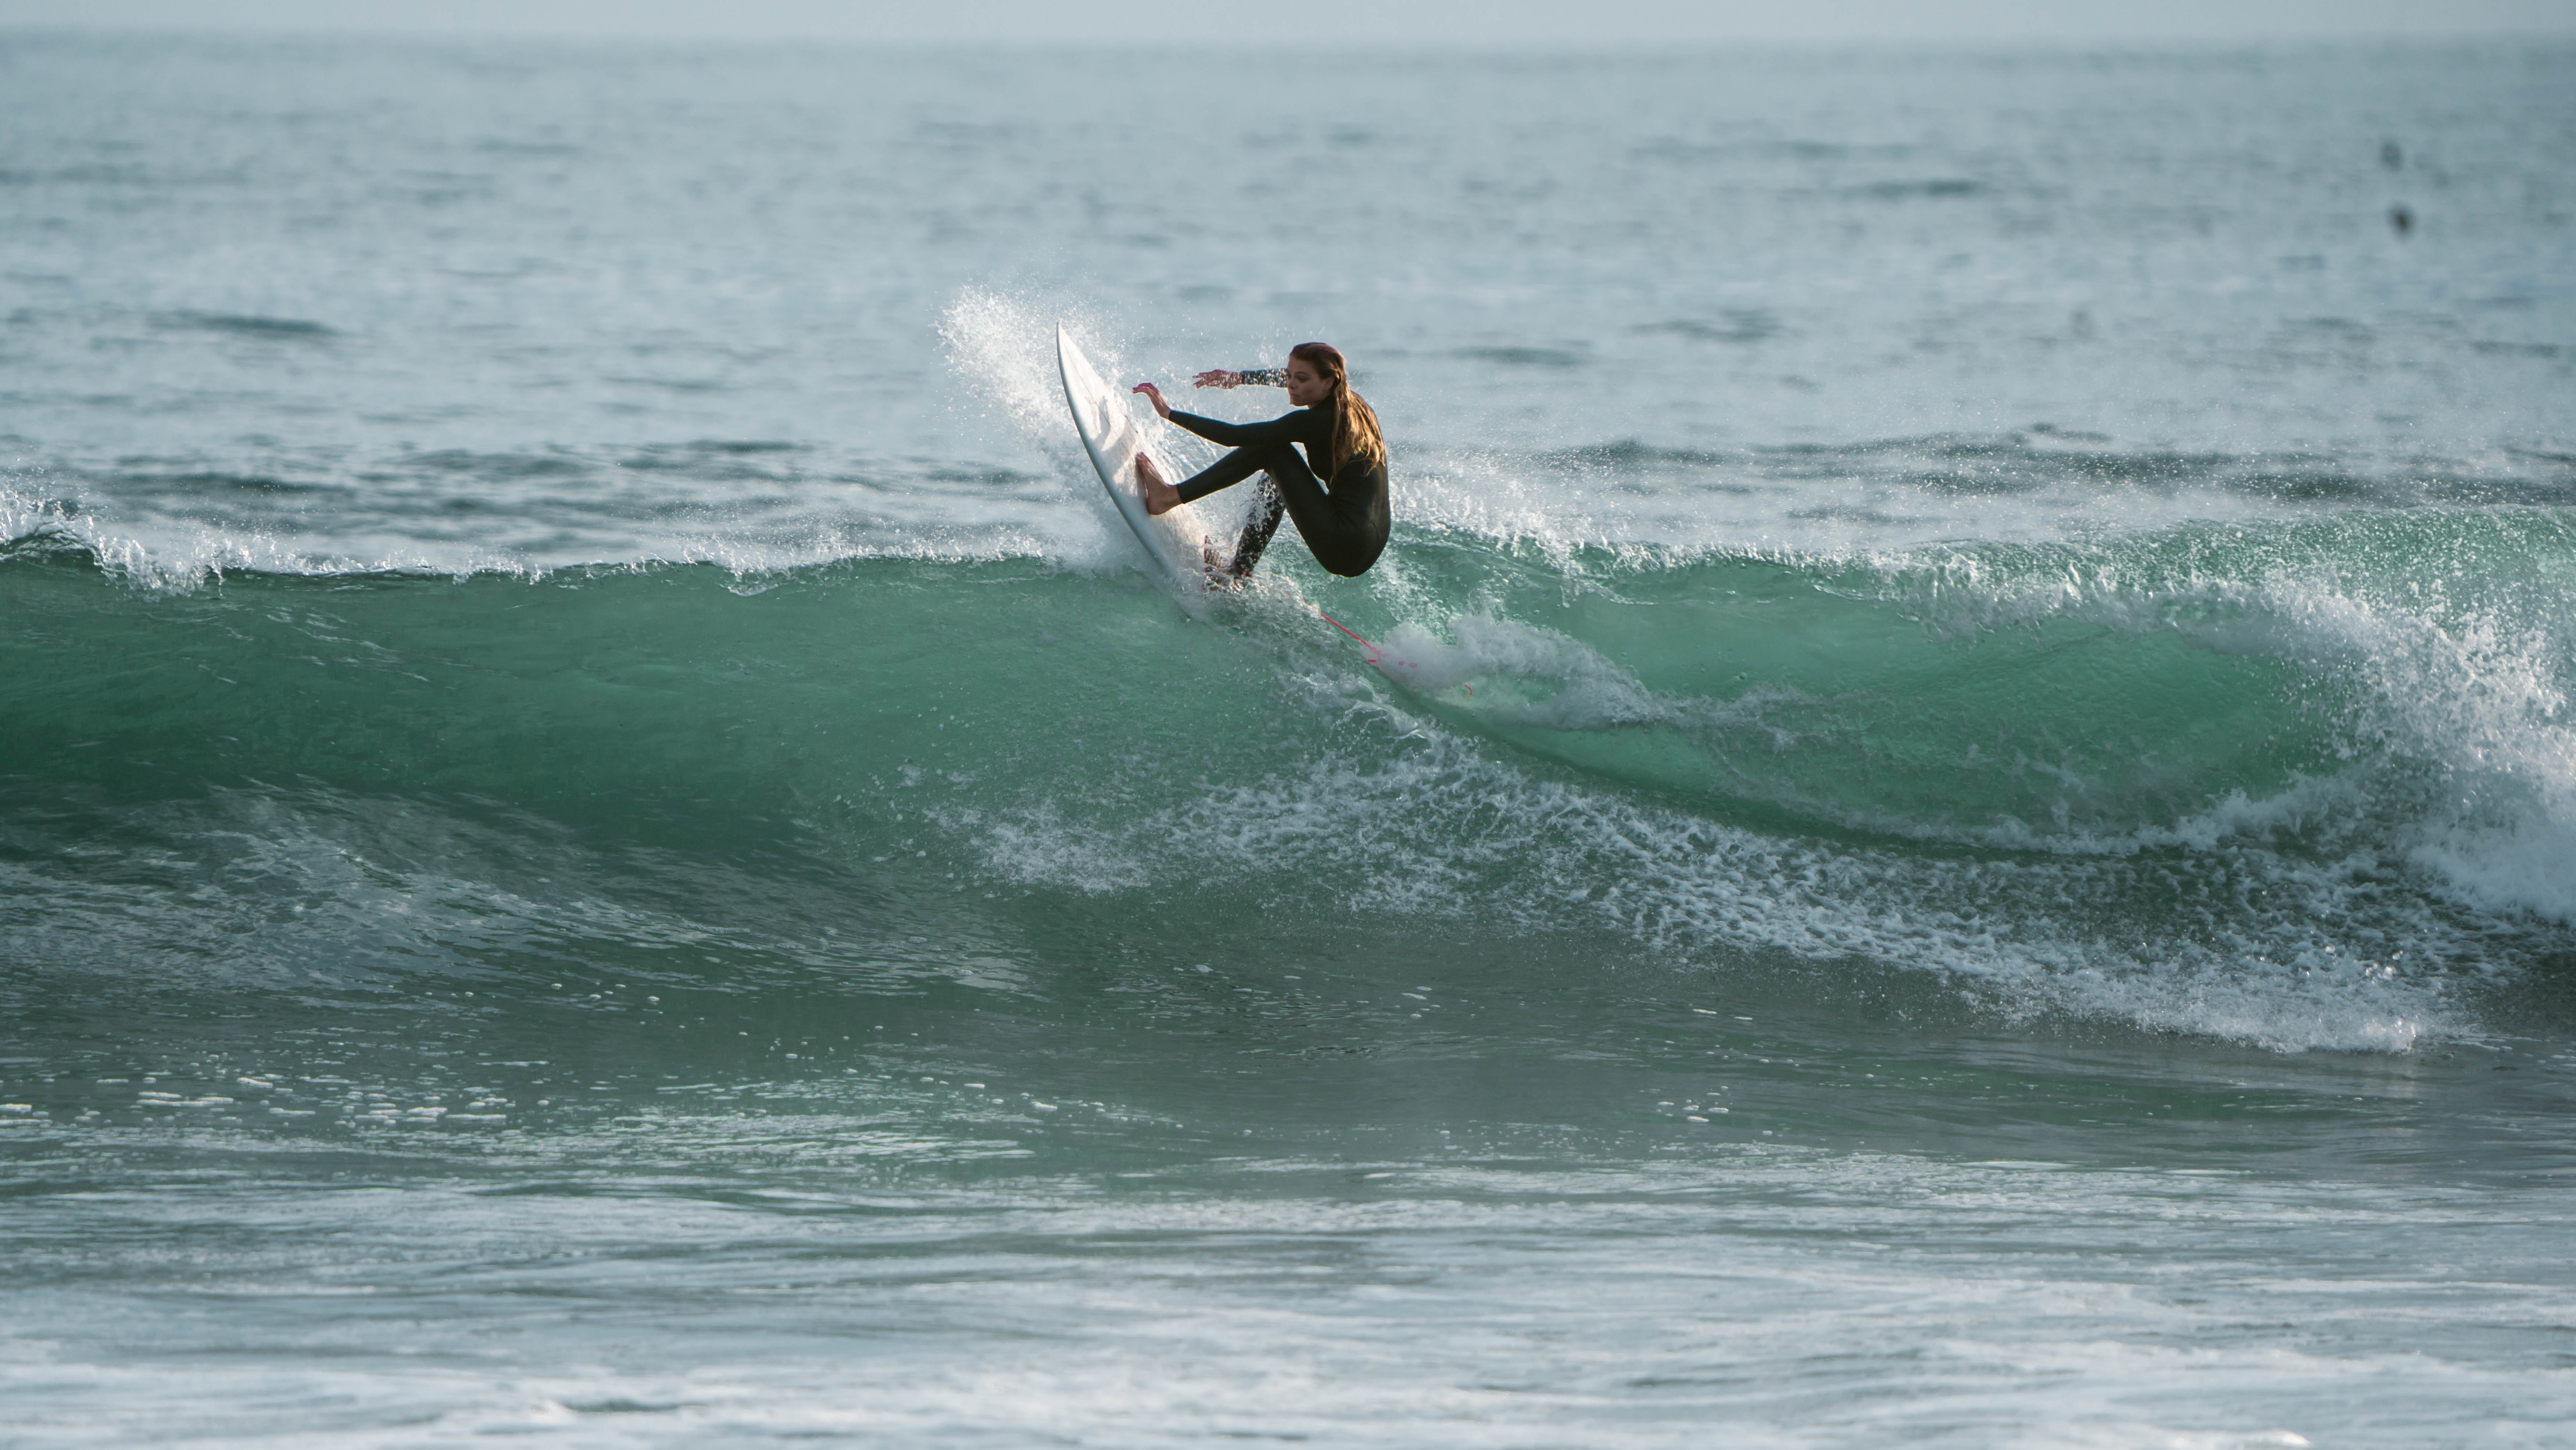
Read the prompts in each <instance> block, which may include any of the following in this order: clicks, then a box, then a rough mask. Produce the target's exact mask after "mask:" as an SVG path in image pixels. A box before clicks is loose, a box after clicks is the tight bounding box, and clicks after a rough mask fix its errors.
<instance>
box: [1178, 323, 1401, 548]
mask: <svg viewBox="0 0 2576 1450" xmlns="http://www.w3.org/2000/svg"><path fill="white" fill-rule="evenodd" d="M1194 381H1195V382H1196V383H1197V385H1198V386H1199V387H1202V388H1237V387H1242V386H1244V385H1245V384H1247V383H1250V384H1257V385H1267V386H1271V387H1284V388H1286V389H1287V390H1288V401H1289V402H1291V403H1294V404H1296V405H1297V408H1298V411H1296V412H1294V413H1290V414H1288V415H1287V416H1286V417H1282V418H1273V419H1271V420H1270V421H1269V422H1267V423H1220V422H1218V421H1217V420H1216V419H1214V418H1202V417H1199V416H1198V415H1197V414H1195V413H1183V412H1180V411H1178V410H1176V409H1175V408H1173V407H1172V405H1171V404H1169V403H1167V402H1164V401H1163V392H1162V389H1160V388H1157V387H1155V386H1154V385H1153V384H1152V383H1138V384H1137V385H1136V388H1135V390H1136V391H1137V392H1140V393H1143V394H1144V395H1145V396H1146V398H1147V399H1148V400H1150V401H1151V402H1152V403H1153V405H1154V411H1155V412H1157V413H1160V414H1162V415H1163V419H1164V421H1166V422H1169V423H1173V424H1177V425H1178V426H1180V427H1183V428H1186V429H1188V430H1189V431H1191V432H1193V433H1196V434H1197V435H1199V436H1200V437H1201V438H1204V439H1206V440H1208V441H1209V442H1211V443H1221V444H1224V445H1225V446H1226V447H1228V448H1231V449H1233V450H1234V451H1233V452H1231V453H1229V454H1227V455H1226V456H1224V457H1223V458H1220V459H1218V460H1217V461H1216V462H1215V463H1212V464H1210V465H1209V466H1208V467H1207V468H1206V469H1204V470H1202V471H1201V472H1199V473H1197V474H1194V475H1192V476H1191V477H1188V478H1185V479H1183V480H1181V481H1180V482H1179V483H1177V484H1175V483H1170V482H1166V481H1165V480H1164V478H1163V475H1162V473H1161V471H1160V470H1158V469H1156V468H1155V467H1154V460H1152V459H1150V458H1148V457H1146V456H1145V455H1144V454H1142V453H1139V454H1137V455H1136V475H1137V479H1138V482H1139V485H1140V491H1141V492H1142V493H1143V495H1144V499H1145V512H1146V513H1148V514H1161V513H1167V512H1169V511H1170V510H1172V509H1175V508H1178V507H1179V506H1181V505H1182V504H1185V503H1193V502H1196V501H1197V500H1199V499H1202V498H1205V497H1207V496H1208V495H1209V494H1212V493H1214V492H1216V491H1217V490H1218V489H1221V488H1228V487H1231V486H1233V485H1235V484H1238V483H1241V482H1242V481H1243V480H1245V479H1247V478H1250V477H1251V476H1252V475H1254V474H1256V473H1263V474H1267V475H1269V477H1268V479H1267V480H1266V481H1265V482H1266V486H1265V487H1264V488H1263V489H1262V498H1261V502H1260V504H1259V505H1258V506H1257V507H1255V509H1254V510H1253V515H1252V522H1251V523H1249V524H1246V525H1245V526H1244V530H1243V539H1242V541H1241V542H1240V543H1238V544H1237V545H1236V546H1235V550H1234V558H1233V560H1232V561H1231V562H1229V563H1226V564H1224V565H1218V564H1217V563H1216V561H1215V559H1214V558H1213V557H1211V558H1210V560H1209V566H1210V567H1211V568H1212V569H1220V570H1221V571H1222V572H1223V573H1224V574H1225V575H1226V576H1227V577H1228V578H1230V579H1236V580H1240V579H1243V578H1246V577H1248V576H1249V575H1250V574H1251V573H1252V566H1253V565H1255V564H1258V563H1260V562H1261V551H1262V550H1263V549H1264V548H1265V547H1267V546H1268V545H1269V543H1270V535H1271V534H1272V533H1273V532H1274V531H1275V530H1277V529H1278V527H1279V515H1280V513H1281V511H1282V509H1283V508H1284V509H1285V511H1286V512H1287V515H1288V516H1289V517H1290V518H1293V519H1295V520H1296V521H1297V535H1298V537H1299V538H1302V539H1304V540H1305V541H1306V547H1307V548H1308V549H1309V550H1311V551H1312V552H1313V553H1314V555H1315V562H1316V563H1318V564H1321V565H1323V566H1324V567H1325V568H1326V569H1327V570H1329V571H1331V572H1332V573H1335V574H1339V575H1341V576H1342V577H1344V578H1350V577H1352V576H1355V575H1359V574H1365V573H1367V572H1368V568H1369V566H1370V565H1371V564H1374V563H1376V562H1377V556H1378V555H1379V553H1381V552H1382V551H1384V550H1385V548H1386V535H1387V530H1388V529H1389V528H1390V527H1391V526H1392V518H1391V516H1390V515H1389V513H1388V511H1387V503H1386V438H1385V436H1384V435H1383V434H1381V433H1380V432H1379V431H1378V426H1377V413H1376V412H1375V411H1374V410H1372V409H1371V408H1370V407H1369V405H1368V402H1367V400H1365V399H1363V398H1362V397H1361V396H1360V395H1359V394H1357V393H1355V392H1352V391H1351V380H1350V369H1349V368H1348V367H1347V366H1345V365H1344V363H1343V362H1342V355H1341V354H1340V353H1339V352H1337V351H1335V350H1334V349H1332V348H1330V347H1327V346H1326V345H1324V344H1323V343H1320V342H1301V343H1299V344H1297V345H1296V346H1295V347H1293V348H1290V349H1289V350H1288V366H1286V367H1284V368H1281V369H1279V370H1278V371H1276V372H1272V371H1270V370H1268V369H1254V370H1249V371H1244V372H1227V371H1225V370H1223V369H1217V370H1213V371H1209V372H1204V373H1201V374H1199V375H1198V377H1197V378H1196V379H1195V380H1194ZM1299 443H1302V444H1304V445H1305V446H1306V451H1305V455H1304V456H1303V457H1300V456H1298V452H1297V450H1296V449H1295V448H1294V447H1292V446H1290V445H1292V444H1299Z"/></svg>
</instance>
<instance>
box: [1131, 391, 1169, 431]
mask: <svg viewBox="0 0 2576 1450" xmlns="http://www.w3.org/2000/svg"><path fill="white" fill-rule="evenodd" d="M1133 391H1135V392H1139V393H1143V394H1144V395H1145V397H1146V400H1147V401H1149V402H1151V403H1152V404H1153V405H1154V411H1155V412H1157V413H1160V414H1161V415H1162V416H1163V421H1164V422H1166V423H1168V422H1170V421H1171V420H1172V405H1171V404H1169V403H1166V402H1164V401H1163V390H1162V389H1161V388H1158V387H1155V386H1154V385H1153V384H1152V383H1138V384H1137V385H1136V386H1135V388H1134V389H1133Z"/></svg>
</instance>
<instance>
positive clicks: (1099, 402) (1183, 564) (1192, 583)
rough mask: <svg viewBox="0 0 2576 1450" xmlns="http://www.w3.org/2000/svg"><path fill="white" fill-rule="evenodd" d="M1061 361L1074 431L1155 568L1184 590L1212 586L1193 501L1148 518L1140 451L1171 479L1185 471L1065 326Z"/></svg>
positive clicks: (1059, 343)
mask: <svg viewBox="0 0 2576 1450" xmlns="http://www.w3.org/2000/svg"><path fill="white" fill-rule="evenodd" d="M1055 356H1056V365H1057V367H1058V369H1059V370H1060V371H1062V372H1063V374H1064V400H1065V402H1067V403H1069V404H1071V405H1072V407H1073V431H1075V432H1076V433H1079V434H1081V435H1082V447H1083V451H1084V452H1086V453H1089V454H1090V455H1091V466H1092V467H1093V468H1095V469H1097V470H1099V473H1100V483H1101V486H1102V487H1104V488H1106V489H1108V490H1109V501H1110V502H1112V503H1114V504H1116V505H1118V516H1119V517H1120V518H1122V519H1125V520H1126V521H1127V527H1129V528H1131V529H1134V530H1135V531H1136V539H1137V542H1139V543H1141V544H1143V545H1144V546H1145V555H1146V557H1147V558H1149V559H1152V560H1153V561H1154V571H1155V572H1156V573H1157V574H1159V575H1160V576H1162V578H1164V579H1165V580H1167V581H1169V582H1170V583H1172V584H1175V585H1178V586H1179V587H1181V588H1183V589H1188V590H1193V591H1198V590H1205V589H1206V588H1207V587H1208V582H1207V567H1206V556H1205V555H1204V553H1202V550H1203V549H1204V548H1205V547H1206V543H1207V537H1206V530H1204V529H1203V528H1201V527H1200V526H1199V521H1198V519H1197V517H1196V516H1195V515H1193V514H1192V513H1191V511H1190V506H1189V505H1188V504H1182V505H1181V506H1180V507H1179V508H1176V509H1173V510H1171V511H1170V512H1169V513H1165V514H1162V515H1160V516H1156V517H1149V516H1147V514H1146V513H1145V499H1144V496H1143V495H1142V494H1141V493H1139V492H1138V491H1137V486H1136V455H1137V453H1139V452H1140V451H1143V452H1153V453H1154V464H1155V466H1156V467H1157V468H1160V469H1161V470H1162V471H1163V478H1164V479H1165V481H1167V482H1171V483H1178V482H1180V480H1181V477H1182V475H1181V474H1180V473H1179V472H1177V471H1175V470H1174V469H1173V467H1172V464H1171V461H1170V459H1169V458H1168V457H1167V456H1165V455H1163V454H1162V453H1160V452H1159V451H1156V450H1154V449H1152V448H1151V447H1150V445H1149V444H1148V443H1147V441H1146V438H1145V432H1144V430H1143V429H1142V428H1140V427H1138V426H1137V422H1136V415H1135V413H1134V411H1133V410H1132V409H1131V408H1130V407H1129V406H1128V403H1127V395H1126V394H1124V393H1121V392H1119V391H1118V390H1117V389H1115V388H1112V387H1111V386H1109V384H1107V383H1104V382H1102V381H1101V380H1100V374H1099V373H1098V372H1097V371H1095V370H1094V369H1093V368H1092V366H1091V359H1089V358H1087V357H1084V356H1083V355H1082V349H1081V348H1078V347H1076V346H1074V345H1073V339H1072V338H1071V337H1069V336H1067V335H1066V334H1065V330H1064V329H1063V328H1061V327H1059V328H1057V329H1056V330H1055Z"/></svg>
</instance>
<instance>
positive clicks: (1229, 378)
mask: <svg viewBox="0 0 2576 1450" xmlns="http://www.w3.org/2000/svg"><path fill="white" fill-rule="evenodd" d="M1190 382H1191V384H1192V385H1193V386H1196V387H1202V388H1239V387H1242V386H1243V374H1241V373H1230V372H1227V371H1226V370H1225V369H1223V368H1210V369H1208V370H1207V371H1206V372H1203V373H1201V374H1199V375H1198V376H1197V377H1194V378H1192V379H1190Z"/></svg>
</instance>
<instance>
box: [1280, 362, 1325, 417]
mask: <svg viewBox="0 0 2576 1450" xmlns="http://www.w3.org/2000/svg"><path fill="white" fill-rule="evenodd" d="M1332 393H1333V385H1332V384H1330V383H1327V382H1325V381H1324V375H1323V374H1322V373H1319V372H1317V371H1315V365H1314V364H1313V363H1310V362H1308V361H1306V360H1305V359H1304V358H1297V357H1292V358H1290V359H1288V401H1289V402H1291V403H1294V404H1296V405H1297V406H1298V407H1300V408H1311V407H1313V406H1315V405H1316V404H1317V403H1320V402H1322V401H1324V399H1326V398H1328V397H1331V396H1332Z"/></svg>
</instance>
